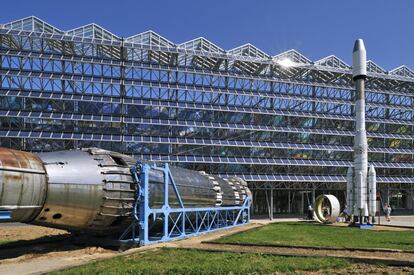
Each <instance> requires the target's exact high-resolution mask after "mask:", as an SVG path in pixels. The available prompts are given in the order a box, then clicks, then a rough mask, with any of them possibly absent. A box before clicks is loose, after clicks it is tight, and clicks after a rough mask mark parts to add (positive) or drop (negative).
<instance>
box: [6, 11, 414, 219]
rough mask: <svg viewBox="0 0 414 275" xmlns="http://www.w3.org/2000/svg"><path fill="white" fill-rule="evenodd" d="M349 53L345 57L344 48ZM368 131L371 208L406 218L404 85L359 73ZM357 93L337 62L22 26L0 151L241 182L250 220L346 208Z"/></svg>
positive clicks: (410, 76) (10, 56)
mask: <svg viewBox="0 0 414 275" xmlns="http://www.w3.org/2000/svg"><path fill="white" fill-rule="evenodd" d="M350 45H352V43H351V44H350ZM368 71H369V73H368V80H367V84H366V85H367V87H366V88H367V92H366V101H367V109H366V113H367V131H368V133H367V134H368V144H369V162H370V163H372V164H374V166H375V168H376V171H377V177H378V184H379V190H380V193H381V199H382V200H383V201H384V200H386V201H388V200H390V201H391V204H392V205H394V208H395V209H398V208H400V209H406V210H407V209H413V207H414V201H413V190H414V162H413V155H414V143H413V137H414V132H413V131H414V118H413V112H414V100H413V98H414V72H413V71H411V70H410V69H409V68H407V67H405V66H401V67H398V68H396V69H394V70H391V71H385V70H384V69H382V68H381V67H380V66H378V65H376V64H375V63H374V62H372V61H368ZM353 98H354V86H353V83H352V75H351V67H350V66H349V65H347V64H346V63H345V62H343V61H342V60H340V59H339V58H338V57H336V56H333V55H332V56H328V57H326V58H323V59H321V60H318V61H312V60H310V59H308V58H307V57H305V56H303V55H302V54H300V53H299V52H297V51H295V50H289V51H286V52H283V53H280V54H278V55H275V56H271V55H269V54H267V53H265V52H263V51H261V50H260V49H258V48H257V47H255V46H253V45H251V44H245V45H242V46H240V47H237V48H235V49H231V50H223V49H221V48H220V47H219V46H217V45H215V44H213V43H212V42H210V41H208V40H206V39H204V38H197V39H194V40H191V41H188V42H184V43H181V44H176V43H173V42H171V41H169V40H167V39H166V38H164V37H162V36H160V35H159V34H157V33H155V32H152V31H147V32H144V33H140V34H137V35H134V36H131V37H128V38H120V37H118V36H116V35H115V34H112V33H111V32H109V31H107V30H105V29H104V28H102V27H100V26H98V25H96V24H89V25H85V26H82V27H79V28H76V29H73V30H69V31H62V30H59V29H58V28H56V27H54V26H52V25H50V24H48V23H46V22H44V21H42V20H40V19H38V18H36V17H28V18H24V19H20V20H16V21H13V22H11V23H6V24H2V25H0V146H3V147H10V148H16V149H20V150H27V151H35V152H37V151H54V150H66V149H72V148H81V147H100V148H104V149H109V150H114V151H118V152H122V153H125V154H130V155H134V156H136V157H137V158H140V159H145V160H151V161H161V162H170V163H173V164H176V165H179V166H183V167H186V168H190V169H195V170H204V171H206V172H209V173H214V174H220V175H222V176H227V175H236V176H239V177H241V178H244V179H245V180H246V181H247V182H248V183H249V186H250V188H251V189H252V191H253V194H254V207H253V212H254V213H255V214H256V215H270V214H271V213H272V212H273V213H301V212H303V210H304V209H306V208H307V205H308V203H309V202H311V201H312V199H313V197H314V196H315V195H317V194H319V193H332V194H335V195H336V196H338V197H339V198H340V200H341V201H343V200H344V196H345V177H346V171H347V168H348V167H349V166H350V165H352V151H353V148H352V146H353V137H354V107H353V106H354V104H353Z"/></svg>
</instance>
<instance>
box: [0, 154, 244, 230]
mask: <svg viewBox="0 0 414 275" xmlns="http://www.w3.org/2000/svg"><path fill="white" fill-rule="evenodd" d="M135 163H136V160H135V159H133V158H132V157H130V156H127V155H123V154H120V153H116V152H111V151H107V150H103V149H98V148H87V149H81V150H69V151H59V152H50V153H39V154H32V153H28V152H23V151H17V150H12V149H7V148H0V210H9V211H11V212H12V221H15V222H23V223H31V224H37V225H42V226H47V227H54V228H61V229H66V230H69V231H81V232H87V233H91V234H113V233H117V232H120V231H123V230H124V229H125V228H126V226H128V225H129V224H130V222H131V219H132V209H133V205H134V202H135V199H136V197H137V192H138V191H137V185H136V184H135V182H134V180H133V176H132V174H131V171H130V168H131V167H132V166H133V165H134V164H135ZM170 169H171V173H172V175H173V177H174V179H175V183H176V186H177V189H178V191H179V193H180V195H181V199H182V200H183V203H184V205H186V207H217V206H233V205H241V204H242V202H243V200H244V199H245V197H246V196H251V193H250V190H249V189H248V187H247V184H246V182H245V181H243V180H242V179H240V178H236V177H232V178H228V179H222V178H220V177H216V176H213V175H207V174H205V173H203V172H196V171H192V170H188V169H183V168H179V167H170ZM149 181H150V185H149V186H150V190H149V193H150V198H149V199H150V204H151V206H156V205H162V203H163V182H164V181H163V175H162V173H158V172H157V171H152V172H151V173H150V177H149ZM171 195H173V194H171Z"/></svg>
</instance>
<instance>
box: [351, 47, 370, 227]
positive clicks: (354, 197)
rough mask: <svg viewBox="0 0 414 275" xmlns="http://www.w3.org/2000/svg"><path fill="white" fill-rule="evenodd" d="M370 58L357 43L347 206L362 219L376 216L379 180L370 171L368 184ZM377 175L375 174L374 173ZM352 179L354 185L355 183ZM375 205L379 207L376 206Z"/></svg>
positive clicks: (353, 68) (353, 57) (353, 75)
mask: <svg viewBox="0 0 414 275" xmlns="http://www.w3.org/2000/svg"><path fill="white" fill-rule="evenodd" d="M366 62H367V54H366V50H365V46H364V42H363V41H362V39H358V40H356V41H355V45H354V50H353V53H352V78H353V81H354V83H355V138H354V159H353V160H354V167H353V169H352V168H351V167H350V168H349V169H348V173H347V195H348V196H349V197H348V198H347V203H348V204H351V205H348V209H349V210H350V212H351V213H352V214H353V215H354V216H357V217H360V219H359V222H360V223H362V222H363V219H362V217H365V216H368V215H369V216H373V215H375V211H376V209H372V206H373V205H374V204H376V186H374V185H376V176H375V169H374V168H373V167H372V169H370V179H369V180H368V142H367V132H366V129H365V79H366V77H367V65H366ZM371 171H373V172H371ZM351 179H352V182H351ZM374 201H375V203H374Z"/></svg>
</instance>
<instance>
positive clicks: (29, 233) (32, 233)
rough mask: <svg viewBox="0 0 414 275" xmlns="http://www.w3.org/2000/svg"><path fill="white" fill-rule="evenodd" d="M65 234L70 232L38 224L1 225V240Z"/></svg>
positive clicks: (32, 238) (30, 238) (18, 239)
mask: <svg viewBox="0 0 414 275" xmlns="http://www.w3.org/2000/svg"><path fill="white" fill-rule="evenodd" d="M63 234H68V232H67V231H65V230H60V229H54V228H49V227H43V226H37V225H22V224H15V225H10V224H8V225H0V242H1V241H7V242H9V241H20V240H34V239H38V238H41V237H45V236H57V235H63Z"/></svg>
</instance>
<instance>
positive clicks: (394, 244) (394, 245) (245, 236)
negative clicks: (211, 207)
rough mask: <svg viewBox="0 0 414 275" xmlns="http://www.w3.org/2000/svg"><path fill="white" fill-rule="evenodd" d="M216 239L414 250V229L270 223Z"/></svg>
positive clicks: (269, 243)
mask: <svg viewBox="0 0 414 275" xmlns="http://www.w3.org/2000/svg"><path fill="white" fill-rule="evenodd" d="M218 242H222V243H224V242H225V243H234V244H241V243H246V244H258V245H297V246H319V247H337V248H383V249H401V250H414V231H375V230H367V229H358V228H350V227H338V226H328V225H321V224H315V223H273V224H269V225H266V226H263V227H260V228H255V229H253V230H249V231H246V232H243V233H240V234H236V235H232V236H228V237H223V238H220V239H219V240H218Z"/></svg>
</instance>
